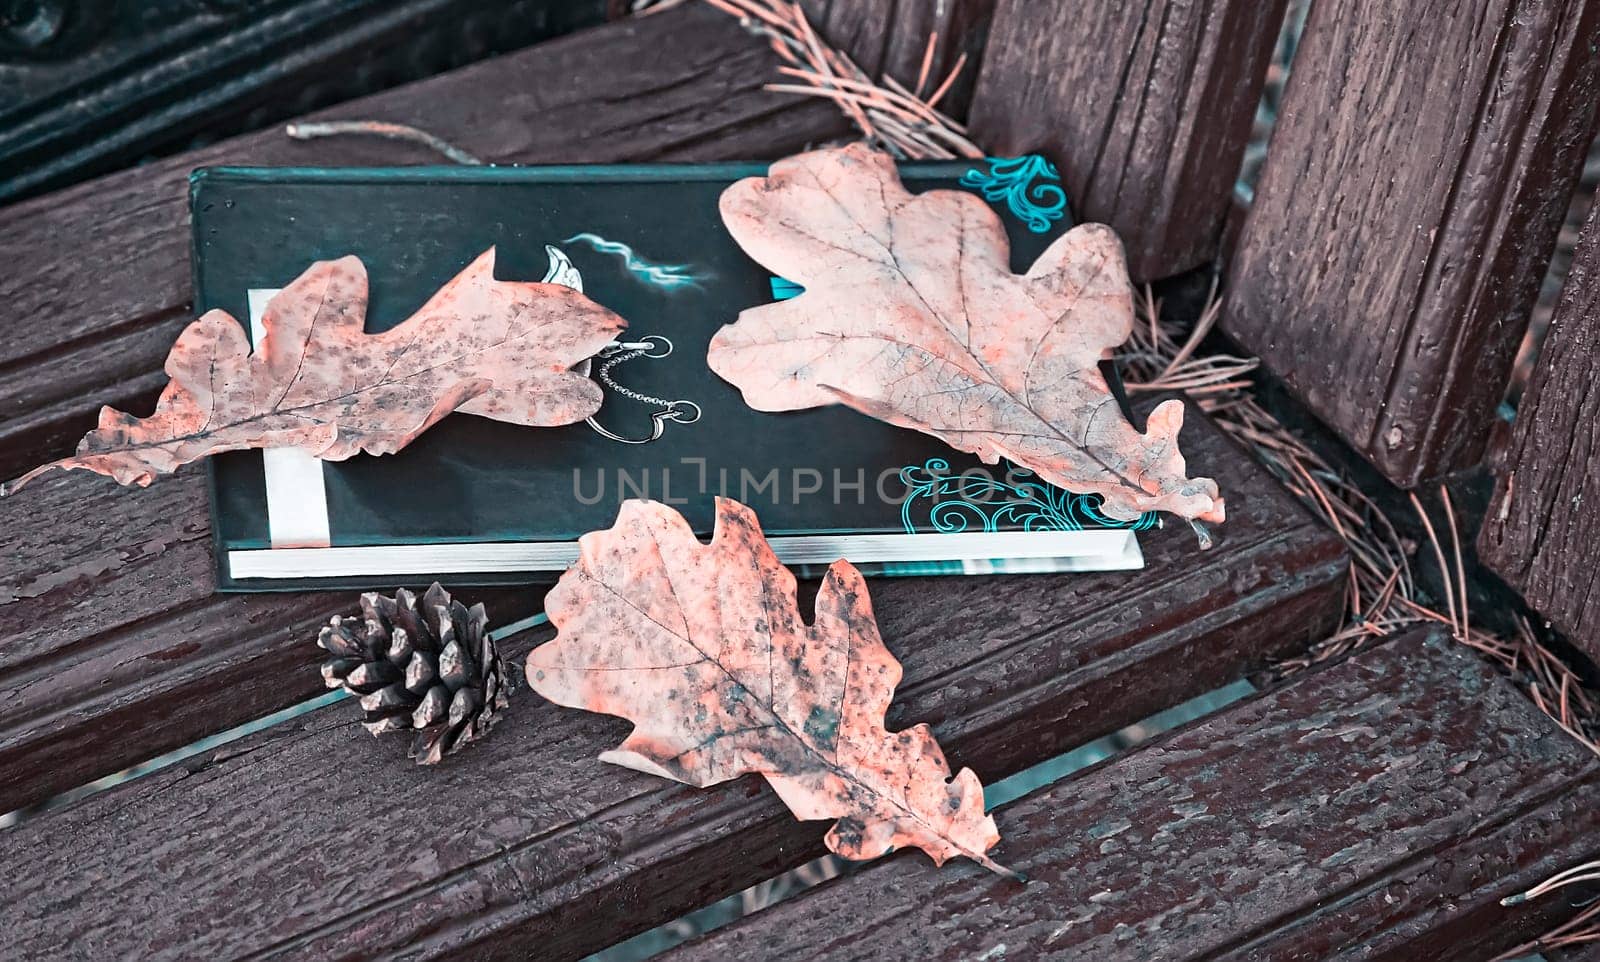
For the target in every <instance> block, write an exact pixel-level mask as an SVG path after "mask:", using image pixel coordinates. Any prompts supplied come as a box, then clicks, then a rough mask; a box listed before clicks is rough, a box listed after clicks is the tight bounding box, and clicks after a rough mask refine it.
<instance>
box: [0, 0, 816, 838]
mask: <svg viewBox="0 0 1600 962" xmlns="http://www.w3.org/2000/svg"><path fill="white" fill-rule="evenodd" d="M772 60H773V58H772V55H771V54H770V52H768V51H767V50H766V49H765V48H764V47H763V46H762V45H761V44H759V43H757V42H755V41H753V40H752V39H751V38H750V37H749V36H748V35H747V34H746V33H745V32H744V31H743V30H741V29H740V28H739V26H738V24H737V23H736V22H735V21H733V20H732V19H731V18H729V17H727V16H724V15H722V14H720V13H717V12H716V11H714V10H711V9H709V8H704V7H702V6H701V5H692V6H687V7H684V8H682V9H675V10H669V11H665V12H663V13H659V14H653V15H651V16H648V17H643V18H639V19H637V20H630V21H625V22H621V23H617V24H612V25H608V26H605V27H602V28H598V29H596V30H594V31H590V32H588V33H584V34H578V35H574V36H572V37H570V38H565V39H563V40H560V41H556V42H552V43H550V44H547V45H544V46H541V47H537V48H534V49H532V50H529V51H527V52H524V53H520V54H517V55H515V56H510V57H505V58H501V59H499V60H494V61H489V62H486V63H483V64H481V65H477V66H474V67H470V68H467V69H465V70H461V71H457V72H455V73H452V74H448V75H445V76H442V77H439V78H435V79H433V80H429V81H426V82H423V83H420V84H417V85H414V86H412V87H408V88H404V89H401V90H398V91H394V92H390V93H386V94H383V95H381V96H378V97H375V98H372V99H369V100H366V101H361V102H357V103H354V104H350V105H346V106H344V107H341V108H339V110H338V111H335V112H334V113H336V114H338V115H339V116H375V117H380V118H383V119H390V120H399V121H404V122H409V123H415V124H419V125H421V126H423V127H425V128H428V129H431V130H433V131H435V132H437V133H438V134H440V135H441V136H444V137H446V138H450V139H453V140H456V141H457V142H459V143H461V144H462V145H464V146H466V147H468V148H470V149H473V150H476V151H478V152H480V153H482V154H484V155H485V156H487V157H490V158H494V159H497V160H502V161H521V162H557V161H571V162H582V161H616V160H637V159H649V158H659V159H667V160H671V159H700V160H708V159H734V158H745V157H750V156H754V155H757V154H768V155H770V154H772V153H781V152H784V151H788V150H795V149H799V148H800V147H802V146H803V145H804V144H805V143H806V142H807V141H810V140H814V139H819V138H824V137H827V136H830V135H831V134H833V133H836V132H837V131H839V130H840V129H841V122H840V121H839V120H838V119H837V117H836V116H835V114H836V112H835V111H834V110H833V108H832V107H831V106H828V105H824V104H811V103H803V104H796V102H795V101H794V100H793V99H792V98H786V97H782V96H779V95H775V94H771V93H767V92H765V91H762V90H761V89H760V87H761V84H762V83H763V82H764V78H765V77H767V76H768V74H769V72H770V71H771V69H772ZM617 63H627V64H629V65H630V68H629V69H628V70H626V71H617V70H614V69H612V67H614V65H615V64H617ZM574 76H583V77H590V78H592V80H591V81H589V82H586V83H584V84H572V83H569V82H568V80H569V78H571V77H574ZM396 159H405V160H410V161H429V160H432V159H433V158H431V157H428V156H426V155H425V154H423V153H420V152H417V151H415V150H412V149H410V148H407V147H405V146H401V145H394V144H390V143H388V142H376V143H374V142H371V141H364V140H360V139H354V140H349V139H346V140H338V141H328V142H319V143H313V144H304V143H296V142H294V141H290V140H288V139H287V138H285V137H283V136H282V135H281V134H280V133H278V132H275V131H266V132H263V133H260V134H255V135H251V136H249V137H245V138H240V139H238V140H235V141H230V142H227V143H224V144H219V145H218V146H216V147H214V148H209V149H207V150H205V151H201V152H198V153H194V154H186V155H184V156H181V157H175V158H172V159H170V160H166V161H160V162H158V163H154V164H151V165H148V166H146V167H143V168H139V169H137V170H133V171H129V172H126V173H124V174H117V175H114V176H111V177H107V178H104V179H102V180H100V181H97V182H94V183H91V184H86V185H83V186H82V187H78V188H73V189H71V190H68V191H63V192H61V193H59V194H56V195H52V196H49V197H44V198H40V199H39V200H37V201H32V202H27V203H24V204H20V205H17V206H15V207H12V208H9V209H7V210H4V211H0V261H3V262H4V263H6V264H7V265H8V269H7V271H5V272H4V273H3V274H0V304H4V305H5V306H4V307H3V308H0V418H4V420H3V421H0V452H3V455H0V462H4V470H3V472H0V473H4V474H5V475H6V476H7V477H12V476H15V475H16V474H17V473H18V472H19V471H20V470H21V469H23V468H25V467H27V466H28V465H31V464H36V463H39V462H40V461H43V460H47V459H49V458H51V457H56V456H59V455H60V454H62V453H65V452H66V451H68V450H70V449H71V445H72V444H73V443H74V442H75V440H76V439H75V437H74V435H78V434H81V433H82V431H84V430H86V429H87V428H88V427H90V426H92V424H93V421H94V414H95V411H96V409H97V408H98V405H99V403H100V402H101V401H116V402H118V403H128V404H129V405H130V407H131V408H132V409H133V410H134V411H136V412H142V411H148V410H150V408H151V406H152V405H153V403H154V396H155V393H156V391H158V390H159V386H160V385H161V384H162V383H163V382H164V378H163V377H162V376H161V375H160V374H159V371H160V367H161V362H162V359H163V358H164V357H165V355H166V351H167V349H168V348H169V347H170V345H171V342H172V339H173V338H174V337H175V335H176V332H177V330H179V329H181V327H182V326H183V324H184V323H186V322H187V320H188V317H189V315H188V309H187V305H186V301H187V299H188V297H189V260H188V258H189V255H188V226H187V220H188V217H187V210H186V194H187V183H186V178H187V172H188V170H189V169H190V168H192V167H194V166H196V165H198V164H203V163H204V164H213V163H221V162H229V163H246V162H249V163H301V164H359V163H383V162H385V161H393V160H396ZM0 530H4V531H5V532H6V537H5V540H6V553H7V557H6V561H5V564H4V565H0V811H7V810H10V809H11V808H14V807H17V806H20V805H25V804H29V803H32V802H35V801H38V800H40V799H42V798H45V797H48V796H49V795H51V794H54V793H56V792H58V791H60V790H62V789H65V788H68V787H71V786H73V785H77V784H80V783H82V782H84V781H87V780H89V779H92V778H94V777H97V776H99V775H103V774H106V773H109V772H112V771H116V770H118V769H120V768H122V767H124V766H126V765H128V764H131V763H133V762H136V761H139V760H142V759H144V758H148V757H151V756H154V755H157V754H160V753H161V752H163V751H166V750H168V749H170V748H173V747H176V746H179V745H183V744H186V743H187V742H189V741H192V740H194V739H195V738H196V737H199V736H201V735H204V734H207V733H209V732H212V731H216V730H219V729H222V728H227V727H230V726H232V725H235V724H238V723H240V722H242V721H245V720H248V719H250V718H254V717H259V716H260V715H262V714H265V713H267V712H270V711H272V710H274V709H276V708H280V707H283V706H284V705H288V704H292V703H293V702H295V701H298V700H301V699H303V698H305V697H307V696H309V695H310V694H312V693H314V691H315V690H316V686H317V684H318V682H317V679H316V678H315V676H314V675H312V674H310V673H309V672H308V671H307V666H308V665H309V664H310V663H311V661H312V660H313V659H314V656H315V652H314V651H312V650H309V649H307V647H306V645H305V639H306V638H307V637H308V635H307V634H306V632H307V631H309V630H311V628H312V626H314V624H315V623H316V622H318V621H321V620H322V619H324V618H325V617H326V616H327V615H328V614H330V613H332V612H334V611H338V610H341V609H342V608H343V607H345V606H346V605H347V604H348V603H349V599H348V596H321V597H317V596H289V597H285V596H278V597H271V598H247V597H239V596H229V597H217V596H214V595H213V594H212V593H213V591H214V590H215V586H214V579H213V575H212V567H211V549H210V534H209V529H208V523H207V509H206V498H205V493H204V485H203V478H202V476H201V472H200V471H198V470H187V471H185V472H182V473H180V475H179V476H178V477H175V478H171V479H163V480H162V481H161V482H159V483H158V484H156V485H154V486H153V487H151V488H149V489H145V490H132V489H129V490H124V489H118V488H116V487H115V486H114V485H112V484H111V483H110V482H108V481H106V480H105V479H101V478H92V477H87V476H83V475H75V476H67V477H63V478H56V479H51V480H49V481H46V482H41V483H37V484H34V485H32V486H30V487H28V488H26V489H24V490H23V491H22V492H20V493H19V494H17V495H15V496H12V497H9V498H6V499H4V500H0ZM504 597H506V598H508V599H509V598H510V597H512V596H510V595H506V596H504ZM515 597H516V602H515V604H512V603H511V602H510V601H506V602H503V604H502V607H501V610H500V611H498V612H497V615H499V616H500V617H501V618H502V619H503V620H513V619H514V616H515V615H517V614H519V613H522V612H524V611H526V610H529V609H531V608H532V606H536V605H537V603H538V596H537V595H526V596H524V595H517V596H515ZM535 610H536V609H535Z"/></svg>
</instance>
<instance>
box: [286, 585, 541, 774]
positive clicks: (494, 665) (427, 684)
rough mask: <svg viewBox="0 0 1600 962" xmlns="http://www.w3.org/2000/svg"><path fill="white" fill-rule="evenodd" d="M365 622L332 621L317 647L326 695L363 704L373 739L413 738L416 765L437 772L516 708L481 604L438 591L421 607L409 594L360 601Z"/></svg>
mask: <svg viewBox="0 0 1600 962" xmlns="http://www.w3.org/2000/svg"><path fill="white" fill-rule="evenodd" d="M361 613H362V616H363V618H364V620H365V624H364V625H361V626H359V627H357V626H356V625H355V619H353V618H343V617H340V616H339V615H334V616H333V618H332V619H331V620H330V621H329V623H328V627H326V628H324V629H322V634H321V635H320V636H319V637H318V638H317V644H318V645H320V646H321V647H323V648H325V649H327V650H328V652H329V653H330V654H331V655H332V657H331V658H330V659H329V660H328V661H326V662H324V663H323V666H322V679H323V681H325V682H326V683H327V685H328V687H329V688H339V687H343V688H344V689H346V690H347V691H350V692H352V693H353V694H356V695H359V696H360V698H361V707H362V709H363V710H365V711H366V716H367V717H366V720H365V721H364V722H363V724H364V725H366V727H367V730H368V731H370V732H372V733H373V734H374V735H382V734H383V733H385V732H392V731H405V730H408V729H409V730H415V731H416V733H417V735H416V739H415V741H414V742H413V743H412V745H411V757H412V758H415V759H416V760H417V763H418V764H419V765H433V764H436V763H437V762H438V761H439V760H440V759H442V758H443V757H444V756H445V755H447V754H449V753H450V752H453V751H455V750H456V749H457V748H460V747H461V746H463V745H465V744H467V743H468V742H470V741H473V740H474V739H477V738H480V737H482V736H483V735H484V734H485V733H486V732H487V731H488V730H489V727H490V726H491V725H493V724H494V723H495V722H496V721H499V719H500V715H501V714H502V713H503V712H504V711H505V709H506V706H507V705H508V704H509V703H510V694H511V690H512V688H513V687H514V686H515V678H514V677H513V676H512V675H511V674H510V672H509V669H508V666H507V665H506V663H505V662H504V661H502V660H501V658H500V653H499V652H498V651H496V650H495V646H494V642H493V641H492V640H490V638H489V633H488V631H486V630H485V629H486V627H487V625H488V622H489V617H488V615H487V614H486V613H485V612H484V609H483V605H481V604H479V605H473V606H472V608H471V609H468V608H466V607H465V606H464V605H462V604H461V602H459V601H452V600H451V598H450V593H449V592H447V591H445V590H444V589H443V588H441V587H440V586H439V585H438V583H437V582H436V583H434V585H433V587H431V588H429V589H428V590H427V592H426V593H425V594H423V596H422V603H421V605H420V606H419V605H418V604H417V599H416V596H415V595H413V594H412V593H411V592H409V591H407V590H406V589H404V588H401V589H400V590H399V591H398V592H396V594H395V596H394V597H393V598H386V597H384V596H383V595H380V594H378V593H377V592H368V593H366V594H364V595H362V596H361Z"/></svg>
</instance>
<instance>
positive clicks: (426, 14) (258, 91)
mask: <svg viewBox="0 0 1600 962" xmlns="http://www.w3.org/2000/svg"><path fill="white" fill-rule="evenodd" d="M30 8H31V9H32V11H33V12H34V13H33V15H34V18H35V19H34V21H33V23H32V24H31V26H32V27H34V29H31V30H29V29H26V28H25V27H24V24H25V23H27V22H28V19H29V14H28V13H27V12H26V11H28V10H29V9H30ZM605 8H606V3H604V2H602V0H505V2H502V3H487V4H486V3H478V2H474V0H288V2H282V0H280V2H273V3H255V2H251V3H237V2H227V3H212V2H208V3H195V2H192V0H143V2H141V3H104V2H84V0H79V2H76V3H66V2H63V0H46V2H44V3H34V4H29V5H28V6H26V7H14V8H12V9H11V10H10V11H8V12H9V16H8V17H7V18H6V19H5V20H0V54H3V56H4V58H5V60H4V63H3V64H0V83H3V84H4V86H5V90H6V95H5V97H4V99H3V100H0V199H12V198H15V197H17V196H19V195H21V194H24V193H27V194H34V193H38V192H39V191H40V190H44V189H49V188H51V187H56V186H61V185H63V184H67V183H72V182H74V181H78V180H82V179H83V178H84V177H87V176H92V175H94V174H100V173H105V172H107V171H110V170H115V169H118V168H121V167H126V166H129V165H131V164H133V163H137V162H138V161H140V160H144V159H148V158H149V157H150V155H151V154H152V153H170V152H172V151H175V150H181V149H183V148H185V147H192V146H196V144H194V143H193V141H194V140H195V139H196V138H197V136H199V137H204V138H205V139H206V140H207V141H212V140H216V139H218V138H219V137H221V136H226V135H228V134H234V133H239V132H241V131H246V130H255V129H258V128H260V127H264V126H267V125H268V124H270V123H272V122H274V121H277V120H281V119H284V118H287V117H291V116H293V115H295V114H299V113H305V112H306V111H308V110H314V109H316V108H318V107H325V106H327V105H328V104H332V103H337V102H338V101H341V100H349V99H350V98H352V97H356V96H360V95H362V94H369V93H372V92H374V91H377V90H382V89H383V88H385V87H392V86H395V85H397V84H400V83H403V82H405V81H408V80H416V79H418V78H421V77H426V76H428V75H430V74H434V73H439V72H441V71H444V70H448V69H450V68H451V67H459V66H461V65H462V64H464V63H469V62H471V61H473V60H479V59H482V58H483V57H486V56H489V55H491V54H493V53H499V52H504V51H507V50H514V49H516V48H518V47H522V46H526V45H527V44H530V43H534V42H536V41H539V40H543V39H545V38H547V37H552V36H555V35H558V34H562V33H566V32H568V31H571V30H573V29H576V28H578V27H582V26H590V25H593V24H597V23H599V22H600V21H601V20H602V19H603V16H604V12H605ZM52 10H54V11H55V12H57V13H58V14H59V13H61V12H63V11H64V12H65V16H59V17H57V18H56V19H55V20H54V21H53V23H52V18H51V16H50V12H51V11H52ZM47 24H49V25H48V26H47ZM19 41H21V42H19Z"/></svg>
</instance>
